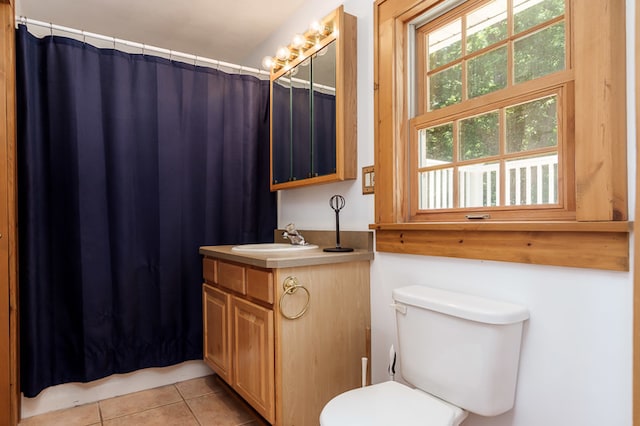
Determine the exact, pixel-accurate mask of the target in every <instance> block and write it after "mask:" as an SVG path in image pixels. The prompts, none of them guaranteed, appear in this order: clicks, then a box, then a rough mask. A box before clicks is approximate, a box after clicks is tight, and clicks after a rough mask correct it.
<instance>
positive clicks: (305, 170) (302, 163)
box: [290, 62, 311, 180]
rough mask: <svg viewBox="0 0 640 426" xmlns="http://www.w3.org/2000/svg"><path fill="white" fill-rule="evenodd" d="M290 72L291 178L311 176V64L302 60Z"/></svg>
mask: <svg viewBox="0 0 640 426" xmlns="http://www.w3.org/2000/svg"><path fill="white" fill-rule="evenodd" d="M290 74H291V76H292V77H291V128H292V136H291V142H292V144H291V145H292V147H293V163H292V165H291V166H292V167H291V172H292V178H293V180H300V179H307V178H310V177H311V116H310V114H309V111H310V105H311V66H310V65H309V64H308V63H307V64H305V63H304V62H302V63H300V64H298V66H296V67H295V68H293V69H292V70H291V71H290Z"/></svg>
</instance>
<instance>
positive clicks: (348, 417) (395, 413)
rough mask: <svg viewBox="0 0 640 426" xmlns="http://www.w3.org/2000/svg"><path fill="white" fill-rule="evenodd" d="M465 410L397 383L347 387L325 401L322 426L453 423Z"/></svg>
mask: <svg viewBox="0 0 640 426" xmlns="http://www.w3.org/2000/svg"><path fill="white" fill-rule="evenodd" d="M466 416H467V412H466V411H464V410H463V409H461V408H460V407H456V406H455V405H451V404H449V403H447V402H445V401H443V400H441V399H438V398H436V397H435V396H433V395H429V394H428V393H426V392H422V391H420V390H417V389H411V388H410V387H408V386H405V385H403V384H400V383H397V382H384V383H380V384H377V385H372V386H367V387H363V388H358V389H354V390H350V391H348V392H345V393H343V394H340V395H338V396H336V397H335V398H333V399H332V400H331V401H329V402H328V403H327V405H326V406H325V407H324V409H323V410H322V413H320V424H321V425H322V426H339V425H349V426H359V425H361V426H365V425H366V426H389V425H403V426H412V425H416V426H417V425H429V426H455V425H458V424H460V422H461V421H462V420H464V418H465V417H466Z"/></svg>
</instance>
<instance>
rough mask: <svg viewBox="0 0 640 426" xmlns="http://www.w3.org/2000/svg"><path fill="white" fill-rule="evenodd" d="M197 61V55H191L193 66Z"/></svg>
mask: <svg viewBox="0 0 640 426" xmlns="http://www.w3.org/2000/svg"><path fill="white" fill-rule="evenodd" d="M197 63H198V55H193V66H194V67H195V66H197Z"/></svg>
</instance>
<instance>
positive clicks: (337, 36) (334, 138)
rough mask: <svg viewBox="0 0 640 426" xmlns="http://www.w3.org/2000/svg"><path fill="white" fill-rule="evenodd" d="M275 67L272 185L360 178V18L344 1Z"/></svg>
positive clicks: (305, 35) (273, 69) (287, 185)
mask: <svg viewBox="0 0 640 426" xmlns="http://www.w3.org/2000/svg"><path fill="white" fill-rule="evenodd" d="M298 40H299V41H298V43H296V42H295V41H294V42H293V43H292V44H291V45H289V47H288V48H287V49H283V50H284V51H285V53H287V54H288V56H287V57H286V58H285V57H284V56H285V55H284V54H280V55H278V56H279V57H276V59H275V62H274V64H273V66H272V68H271V175H270V178H271V190H272V191H276V190H279V189H288V188H296V187H300V186H305V185H312V184H319V183H327V182H336V181H341V180H345V179H355V178H356V177H357V170H356V169H357V155H356V146H357V141H356V136H357V134H356V132H357V130H356V116H357V106H356V105H357V102H356V101H357V93H356V72H357V55H356V18H355V16H352V15H349V14H347V13H344V10H343V6H340V7H339V8H338V9H336V10H334V11H333V12H332V13H331V14H329V15H327V16H326V17H325V18H324V19H322V20H321V21H320V23H319V25H318V26H317V27H314V28H313V29H310V30H309V31H307V32H306V33H305V34H304V36H303V37H301V38H300V37H299V38H298Z"/></svg>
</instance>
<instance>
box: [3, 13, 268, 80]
mask: <svg viewBox="0 0 640 426" xmlns="http://www.w3.org/2000/svg"><path fill="white" fill-rule="evenodd" d="M16 24H24V25H35V26H38V27H43V28H49V29H50V30H51V34H52V35H53V31H54V30H56V31H64V32H66V33H71V34H75V35H79V36H82V41H86V38H87V37H89V38H94V39H97V40H103V41H108V42H111V43H113V47H114V49H115V47H116V44H121V45H124V46H129V47H133V48H136V49H140V50H141V51H142V53H143V54H144V53H145V52H149V51H150V52H157V53H162V54H164V55H169V59H174V58H183V59H187V60H188V61H189V62H193V64H194V65H196V63H198V62H203V63H207V64H211V65H213V66H214V67H215V68H220V67H223V68H231V69H234V70H238V71H239V73H240V74H242V73H243V72H248V73H251V74H258V75H266V76H270V73H269V72H268V71H265V70H261V69H258V68H251V67H245V66H244V65H237V64H232V63H229V62H225V61H219V60H217V59H209V58H205V57H202V56H198V55H192V54H190V53H184V52H178V51H176V50H169V49H164V48H162V47H156V46H151V45H148V44H144V43H138V42H135V41H129V40H123V39H120V38H116V37H110V36H105V35H102V34H96V33H91V32H88V31H84V30H77V29H75V28H69V27H63V26H62V25H56V24H52V23H51V22H43V21H37V20H35V19H31V18H27V17H26V16H16ZM181 62H187V61H184V60H183V61H181Z"/></svg>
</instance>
